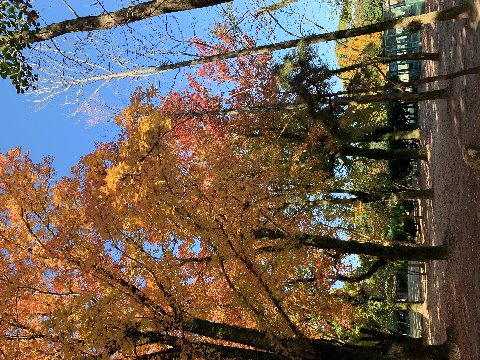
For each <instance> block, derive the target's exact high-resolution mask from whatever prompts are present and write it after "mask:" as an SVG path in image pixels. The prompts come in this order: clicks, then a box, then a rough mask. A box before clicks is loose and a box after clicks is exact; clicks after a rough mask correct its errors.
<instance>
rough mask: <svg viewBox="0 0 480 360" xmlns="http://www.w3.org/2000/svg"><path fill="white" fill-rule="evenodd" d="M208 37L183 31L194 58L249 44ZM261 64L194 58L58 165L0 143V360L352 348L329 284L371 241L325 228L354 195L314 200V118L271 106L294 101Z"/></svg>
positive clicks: (310, 355)
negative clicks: (177, 84) (98, 138)
mask: <svg viewBox="0 0 480 360" xmlns="http://www.w3.org/2000/svg"><path fill="white" fill-rule="evenodd" d="M215 36H216V38H217V39H218V40H217V41H216V42H215V43H214V44H213V45H212V44H207V43H204V42H202V41H201V40H199V39H194V40H192V42H193V43H195V44H196V46H197V48H198V51H199V53H200V54H202V55H211V54H215V53H217V52H220V51H226V50H235V49H236V48H238V47H240V46H243V45H245V44H246V45H248V46H252V45H254V44H253V41H252V39H250V38H249V37H246V36H243V35H241V36H240V35H239V34H236V33H232V31H231V29H228V28H226V27H224V26H221V25H217V27H216V29H215ZM274 68H275V64H274V61H273V59H272V57H271V55H269V54H261V55H256V56H248V57H240V58H237V59H235V60H231V61H229V62H213V63H210V64H207V65H204V66H203V67H201V68H199V69H198V70H196V71H195V72H193V73H191V74H190V75H188V77H187V79H188V85H189V86H188V89H187V90H183V91H172V92H170V93H168V94H159V93H158V91H157V90H156V89H155V88H150V89H138V90H137V91H136V92H135V93H134V94H133V95H132V98H131V104H130V106H128V107H127V108H126V109H124V110H123V111H122V112H121V113H120V114H119V115H118V116H117V117H116V118H115V120H116V122H117V124H118V126H119V127H120V129H121V132H120V134H119V136H118V138H117V139H116V140H115V141H112V142H109V143H101V144H99V145H98V146H97V148H96V150H95V151H93V152H92V153H90V154H88V155H86V156H84V157H83V158H82V159H81V160H80V161H79V163H78V164H77V165H76V167H75V168H74V169H73V173H72V175H71V176H70V177H64V178H62V179H60V180H57V179H56V177H55V174H54V170H53V168H52V165H51V160H50V159H45V160H44V161H43V162H41V163H39V164H35V163H33V162H32V161H31V160H30V159H29V157H28V154H25V153H22V151H21V150H20V149H13V150H10V151H9V152H7V153H6V154H4V155H1V157H0V209H1V211H2V213H1V214H2V220H1V222H0V226H1V229H0V236H1V256H0V272H1V273H0V294H1V295H0V312H1V314H2V316H1V317H0V355H1V356H2V357H3V358H5V359H20V358H25V359H27V358H28V359H59V358H60V359H83V358H100V359H107V358H118V359H123V358H125V359H127V358H138V359H153V358H162V359H164V358H165V359H170V358H189V357H191V358H205V359H211V358H217V357H219V358H248V359H273V358H280V359H282V358H302V359H314V358H317V357H318V356H320V355H322V356H326V358H329V357H330V356H333V355H332V354H342V355H341V356H343V357H342V358H343V359H354V358H355V359H366V358H369V357H368V356H370V354H368V353H367V352H363V350H361V351H357V350H355V349H353V348H346V347H345V346H343V343H342V342H341V341H339V340H338V330H339V329H342V330H343V331H353V330H354V329H355V325H354V323H355V321H356V320H359V319H358V318H357V313H356V312H355V311H354V308H353V306H352V304H351V303H350V302H349V301H346V300H345V299H346V298H345V297H342V296H339V294H340V293H341V290H339V289H335V286H334V284H335V282H336V281H337V280H338V279H340V278H345V277H346V275H348V273H349V271H350V270H351V269H350V266H349V265H347V263H346V262H344V261H343V260H344V259H345V256H346V255H348V252H355V251H357V252H358V251H360V253H362V254H366V253H368V254H375V253H374V251H376V250H378V249H380V250H381V251H383V250H385V249H386V248H387V246H384V244H376V245H374V247H375V246H377V248H371V247H369V248H368V249H366V250H365V249H363V248H362V243H361V242H356V241H353V240H351V239H352V237H353V236H354V234H355V231H351V232H348V229H347V228H342V227H341V226H336V225H335V224H336V222H338V221H339V220H340V219H342V217H343V218H346V217H348V216H349V212H350V211H354V208H352V207H350V208H348V206H347V207H344V208H343V210H342V209H341V208H339V207H337V206H334V205H332V206H330V207H326V206H324V203H320V202H317V203H316V202H315V200H316V198H317V195H318V194H320V193H322V192H325V191H326V190H327V189H328V188H329V187H331V186H333V185H335V184H337V185H338V183H339V181H340V180H338V179H336V180H335V179H333V172H332V169H331V168H330V169H328V167H327V166H325V154H327V155H332V154H329V151H330V150H329V146H333V145H331V144H330V145H328V141H325V139H327V140H329V141H330V140H331V133H330V130H331V129H327V127H326V126H325V125H324V124H323V123H322V122H315V121H313V120H312V112H311V111H310V112H309V110H311V109H303V110H298V111H288V112H287V111H272V110H271V109H272V108H274V107H275V106H276V105H281V104H282V103H285V102H288V101H292V100H297V97H298V96H299V95H298V93H297V94H296V93H295V91H294V88H292V87H290V88H286V87H284V86H282V84H281V83H280V81H279V80H278V78H277V77H276V72H275V71H274ZM262 107H266V108H268V109H269V110H268V111H266V110H265V111H263V110H262V109H261V108H262ZM227 108H234V109H240V110H238V111H236V112H235V113H232V112H227V111H223V110H225V109H227ZM248 109H257V111H255V112H251V111H247V110H248ZM324 110H325V111H327V110H328V111H330V110H331V108H329V107H328V106H327V105H326V106H325V107H324V108H318V109H316V110H315V111H316V112H315V114H316V116H319V117H320V118H321V116H320V115H318V114H323V113H322V111H324ZM322 141H323V142H322ZM322 156H323V157H322ZM327 157H328V156H327ZM353 230H355V229H353ZM347 240H351V241H347ZM330 243H331V244H333V243H335V244H336V245H335V246H331V245H328V244H330ZM345 244H350V245H353V246H355V248H351V249H356V250H351V249H350V250H349V249H347V248H346V247H345V246H346V245H345ZM347 246H349V245H347ZM392 248H393V247H392ZM399 248H400V247H399ZM359 249H360V250H359ZM372 249H373V250H372ZM389 249H390V248H389ZM395 249H397V248H395ZM403 250H408V249H407V248H403ZM362 251H364V252H362ZM365 251H367V252H365ZM372 251H373V252H372ZM380 254H383V255H381V260H382V261H384V262H387V260H385V259H384V257H387V253H385V252H381V253H380ZM388 256H391V258H392V259H393V260H395V259H397V258H396V257H395V256H396V255H395V256H392V255H388ZM402 259H403V258H402ZM378 358H382V357H381V356H380V355H379V357H378Z"/></svg>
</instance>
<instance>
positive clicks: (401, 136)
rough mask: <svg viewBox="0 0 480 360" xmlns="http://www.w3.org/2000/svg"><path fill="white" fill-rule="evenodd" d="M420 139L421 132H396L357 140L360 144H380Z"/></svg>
mask: <svg viewBox="0 0 480 360" xmlns="http://www.w3.org/2000/svg"><path fill="white" fill-rule="evenodd" d="M416 139H420V130H419V129H415V130H405V131H395V132H390V133H386V134H373V133H372V134H369V135H365V136H363V137H361V138H360V139H357V140H355V141H358V142H380V141H391V140H416Z"/></svg>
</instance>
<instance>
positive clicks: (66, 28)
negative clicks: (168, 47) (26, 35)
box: [33, 0, 230, 42]
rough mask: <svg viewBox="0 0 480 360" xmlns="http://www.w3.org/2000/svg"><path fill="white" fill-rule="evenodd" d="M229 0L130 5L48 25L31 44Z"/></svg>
mask: <svg viewBox="0 0 480 360" xmlns="http://www.w3.org/2000/svg"><path fill="white" fill-rule="evenodd" d="M228 1H230V0H180V1H177V0H152V1H146V2H142V3H140V4H138V5H132V6H129V7H127V8H123V9H120V10H117V11H113V12H111V13H108V14H102V15H97V16H84V17H79V18H77V19H72V20H65V21H61V22H58V23H54V24H51V25H48V26H46V27H44V28H42V29H40V30H38V32H37V33H36V34H35V39H34V41H33V42H40V41H45V40H50V39H53V38H55V37H58V36H61V35H65V34H69V33H74V32H81V31H94V30H108V29H111V28H114V27H117V26H121V25H125V24H130V23H133V22H136V21H140V20H145V19H148V18H150V17H153V16H158V15H162V14H168V13H172V12H178V11H185V10H192V9H197V8H202V7H207V6H212V5H217V4H221V3H225V2H228Z"/></svg>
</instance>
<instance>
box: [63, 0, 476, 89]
mask: <svg viewBox="0 0 480 360" xmlns="http://www.w3.org/2000/svg"><path fill="white" fill-rule="evenodd" d="M471 11H472V5H471V4H470V3H469V2H467V3H465V4H462V5H459V6H455V7H451V8H448V9H444V10H440V11H434V12H430V13H427V14H422V15H416V16H409V17H405V18H400V19H394V20H387V21H383V22H379V23H376V24H372V25H366V26H362V27H359V28H353V29H345V30H338V31H334V32H330V33H323V34H315V35H310V36H306V37H303V38H301V39H295V40H286V41H282V42H278V43H273V44H268V45H262V46H252V47H246V48H243V49H237V50H233V51H229V52H224V53H218V54H214V55H209V56H203V57H201V58H199V59H193V60H186V61H182V62H178V63H174V64H168V65H162V66H154V67H147V68H140V69H135V70H132V71H126V72H118V73H114V74H108V75H103V76H102V75H100V76H94V77H90V78H85V79H79V80H76V81H73V82H71V85H74V84H81V83H87V82H93V81H102V80H108V79H115V78H125V77H128V76H145V75H148V74H159V73H162V72H165V71H170V70H174V69H179V68H184V67H190V66H194V65H199V64H207V63H210V62H214V61H219V60H228V59H232V58H236V57H239V56H245V55H252V54H261V53H265V52H271V51H277V50H284V49H289V48H294V47H297V46H298V45H299V44H301V45H302V46H305V45H312V44H317V43H320V42H326V41H338V40H341V39H346V38H351V37H357V36H362V35H368V34H373V33H377V32H381V31H385V30H388V29H397V28H409V27H413V28H415V27H418V26H421V25H425V24H430V23H435V22H439V21H446V20H453V19H462V18H468V17H469V15H470V13H471Z"/></svg>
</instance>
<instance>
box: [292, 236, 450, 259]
mask: <svg viewBox="0 0 480 360" xmlns="http://www.w3.org/2000/svg"><path fill="white" fill-rule="evenodd" d="M292 240H293V241H295V242H298V243H299V244H301V245H306V246H313V247H315V248H318V249H325V250H336V251H339V252H341V253H345V254H358V255H370V256H376V257H379V258H383V259H386V260H389V261H395V260H411V261H414V260H417V261H427V260H445V259H447V258H448V249H447V247H446V245H440V246H418V245H412V246H410V245H398V244H391V245H382V244H379V243H369V242H359V241H355V240H340V239H338V238H335V237H331V236H321V235H303V236H298V237H295V238H293V239H292Z"/></svg>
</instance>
